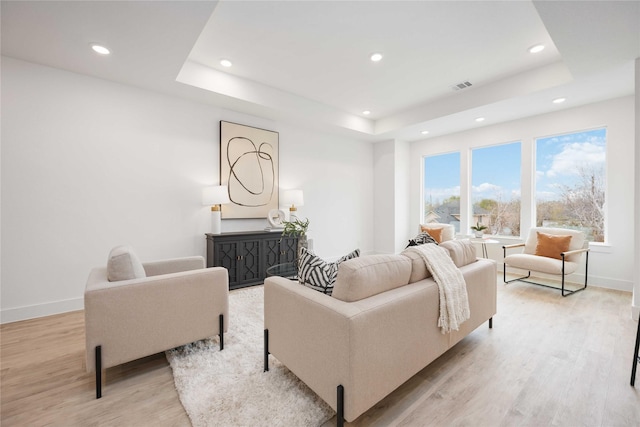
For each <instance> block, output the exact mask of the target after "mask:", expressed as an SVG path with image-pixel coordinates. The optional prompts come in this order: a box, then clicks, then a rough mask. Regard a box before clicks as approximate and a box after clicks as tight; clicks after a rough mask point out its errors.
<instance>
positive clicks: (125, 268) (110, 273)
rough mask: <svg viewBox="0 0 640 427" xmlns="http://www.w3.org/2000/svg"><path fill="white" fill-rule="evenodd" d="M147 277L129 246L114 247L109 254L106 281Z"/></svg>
mask: <svg viewBox="0 0 640 427" xmlns="http://www.w3.org/2000/svg"><path fill="white" fill-rule="evenodd" d="M143 277H147V275H146V273H145V271H144V267H143V266H142V263H141V262H140V260H139V259H138V257H137V256H136V254H135V252H133V250H132V249H131V248H130V247H129V246H116V247H115V248H113V249H111V252H109V260H108V261H107V279H108V280H109V281H110V282H117V281H120V280H131V279H140V278H143Z"/></svg>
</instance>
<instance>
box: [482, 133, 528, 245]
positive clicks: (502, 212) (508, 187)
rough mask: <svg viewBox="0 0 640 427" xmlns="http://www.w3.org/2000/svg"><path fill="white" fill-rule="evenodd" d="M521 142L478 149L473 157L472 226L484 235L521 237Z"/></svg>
mask: <svg viewBox="0 0 640 427" xmlns="http://www.w3.org/2000/svg"><path fill="white" fill-rule="evenodd" d="M520 146H521V144H520V142H513V143H510V144H501V145H495V146H492V147H484V148H476V149H474V150H472V152H471V153H472V154H471V172H472V173H471V202H472V209H473V211H472V220H471V225H476V224H481V225H484V226H485V227H487V230H485V233H487V234H494V235H501V236H519V235H520V193H521V191H520V163H521V161H520V158H521V147H520Z"/></svg>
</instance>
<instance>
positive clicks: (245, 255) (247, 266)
mask: <svg viewBox="0 0 640 427" xmlns="http://www.w3.org/2000/svg"><path fill="white" fill-rule="evenodd" d="M261 277H263V276H262V275H261V272H260V241H259V240H247V241H244V242H242V249H241V263H240V272H239V281H241V282H253V281H256V280H260V278H261Z"/></svg>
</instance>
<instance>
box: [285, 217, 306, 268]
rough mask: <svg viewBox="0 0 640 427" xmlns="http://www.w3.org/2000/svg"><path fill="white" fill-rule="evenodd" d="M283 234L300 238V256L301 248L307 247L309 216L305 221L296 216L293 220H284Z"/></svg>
mask: <svg viewBox="0 0 640 427" xmlns="http://www.w3.org/2000/svg"><path fill="white" fill-rule="evenodd" d="M282 224H283V225H284V230H283V231H282V235H283V236H295V237H297V238H298V258H300V250H301V248H307V230H308V229H309V218H305V220H304V221H301V220H300V219H298V217H294V218H293V220H290V221H283V222H282Z"/></svg>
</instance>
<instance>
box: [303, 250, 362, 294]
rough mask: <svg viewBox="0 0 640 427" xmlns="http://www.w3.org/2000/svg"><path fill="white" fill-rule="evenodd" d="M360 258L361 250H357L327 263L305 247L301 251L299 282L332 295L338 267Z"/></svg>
mask: <svg viewBox="0 0 640 427" xmlns="http://www.w3.org/2000/svg"><path fill="white" fill-rule="evenodd" d="M359 256H360V249H356V250H354V251H352V252H350V253H348V254H347V255H345V256H343V257H342V258H340V259H338V260H337V261H335V262H327V261H325V260H323V259H322V258H320V257H319V256H317V255H316V254H314V253H313V252H311V251H310V250H308V249H307V248H304V247H303V248H301V250H300V260H299V262H298V282H299V283H300V284H301V285H305V286H307V287H309V288H311V289H315V290H316V291H319V292H322V293H325V294H327V295H331V293H332V292H333V284H334V282H335V281H336V275H337V274H338V265H340V263H342V262H344V261H346V260H349V259H352V258H357V257H359Z"/></svg>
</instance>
